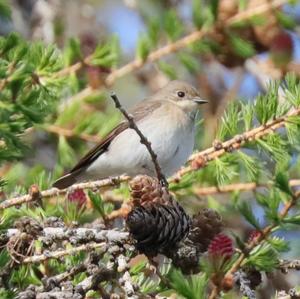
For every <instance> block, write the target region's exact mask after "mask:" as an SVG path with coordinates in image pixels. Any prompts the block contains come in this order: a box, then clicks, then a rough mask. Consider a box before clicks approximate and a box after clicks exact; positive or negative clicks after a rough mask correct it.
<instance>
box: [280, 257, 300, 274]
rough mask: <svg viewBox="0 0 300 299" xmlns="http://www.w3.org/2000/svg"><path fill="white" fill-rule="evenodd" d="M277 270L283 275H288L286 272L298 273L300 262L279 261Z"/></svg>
mask: <svg viewBox="0 0 300 299" xmlns="http://www.w3.org/2000/svg"><path fill="white" fill-rule="evenodd" d="M278 268H279V269H280V270H281V271H282V272H284V273H288V270H297V271H300V260H291V261H290V260H280V263H279V266H278Z"/></svg>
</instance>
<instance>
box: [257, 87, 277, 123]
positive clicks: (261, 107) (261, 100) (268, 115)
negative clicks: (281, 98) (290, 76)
mask: <svg viewBox="0 0 300 299" xmlns="http://www.w3.org/2000/svg"><path fill="white" fill-rule="evenodd" d="M277 108H278V84H273V85H272V86H271V87H270V88H269V89H268V92H267V94H266V95H259V96H258V97H257V98H256V101H255V112H256V117H257V119H258V121H259V122H260V123H261V124H265V123H266V122H268V121H269V120H271V119H273V118H275V117H276V116H277V115H276V113H277Z"/></svg>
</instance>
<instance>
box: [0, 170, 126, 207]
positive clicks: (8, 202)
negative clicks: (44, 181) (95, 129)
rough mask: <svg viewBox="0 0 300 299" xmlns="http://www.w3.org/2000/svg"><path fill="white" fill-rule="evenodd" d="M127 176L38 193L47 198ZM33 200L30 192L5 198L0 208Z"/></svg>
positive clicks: (105, 184) (117, 181)
mask: <svg viewBox="0 0 300 299" xmlns="http://www.w3.org/2000/svg"><path fill="white" fill-rule="evenodd" d="M129 178H130V177H129V176H126V175H122V176H120V177H115V178H109V179H104V180H98V181H93V182H86V183H79V184H75V185H73V186H72V187H70V188H68V189H63V190H59V189H57V188H51V189H48V190H44V191H41V192H40V195H41V197H42V198H48V197H53V196H59V195H63V194H66V193H67V192H68V191H70V190H76V189H92V190H98V189H100V188H102V187H109V186H114V187H115V186H118V185H119V184H120V183H121V182H125V181H128V180H129ZM34 200H35V198H34V197H33V196H31V195H30V194H26V195H23V196H18V197H14V198H11V199H7V200H5V201H3V202H1V203H0V210H3V209H6V208H9V207H12V206H16V205H20V204H23V203H28V202H31V201H34Z"/></svg>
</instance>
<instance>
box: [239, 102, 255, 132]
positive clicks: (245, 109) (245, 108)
mask: <svg viewBox="0 0 300 299" xmlns="http://www.w3.org/2000/svg"><path fill="white" fill-rule="evenodd" d="M241 105H242V106H241V112H242V119H243V120H244V125H245V131H249V130H250V129H251V128H252V124H253V119H254V107H253V105H250V104H248V103H241Z"/></svg>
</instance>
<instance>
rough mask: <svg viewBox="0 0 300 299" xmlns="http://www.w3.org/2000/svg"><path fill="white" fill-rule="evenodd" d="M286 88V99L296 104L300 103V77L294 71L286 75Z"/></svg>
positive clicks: (295, 105)
mask: <svg viewBox="0 0 300 299" xmlns="http://www.w3.org/2000/svg"><path fill="white" fill-rule="evenodd" d="M285 83H286V88H284V92H285V97H286V99H287V100H288V101H289V102H290V103H291V104H292V105H293V106H294V107H296V108H297V107H299V105H300V84H299V80H298V78H297V77H296V76H295V74H293V73H289V74H288V75H287V76H286V77H285Z"/></svg>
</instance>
